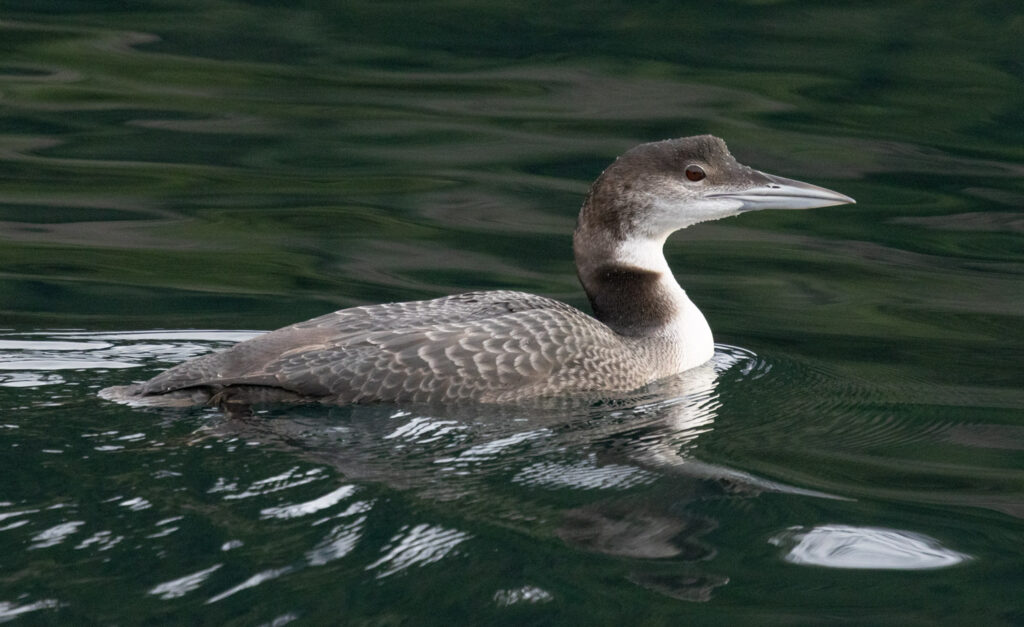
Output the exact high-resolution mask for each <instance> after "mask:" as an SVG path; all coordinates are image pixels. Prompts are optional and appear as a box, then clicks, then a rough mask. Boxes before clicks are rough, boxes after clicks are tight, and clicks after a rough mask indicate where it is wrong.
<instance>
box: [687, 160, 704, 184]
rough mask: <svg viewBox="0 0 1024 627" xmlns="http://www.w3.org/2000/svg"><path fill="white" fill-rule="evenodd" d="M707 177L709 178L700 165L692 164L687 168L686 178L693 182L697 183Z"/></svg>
mask: <svg viewBox="0 0 1024 627" xmlns="http://www.w3.org/2000/svg"><path fill="white" fill-rule="evenodd" d="M705 176H707V174H704V168H702V167H700V166H699V165H696V164H693V163H691V164H690V165H688V166H686V178H688V179H690V180H691V181H694V182H696V181H700V180H703V179H704V177H705Z"/></svg>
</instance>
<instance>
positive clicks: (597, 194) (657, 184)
mask: <svg viewBox="0 0 1024 627" xmlns="http://www.w3.org/2000/svg"><path fill="white" fill-rule="evenodd" d="M853 202H856V201H854V200H853V199H852V198H850V197H849V196H845V195H843V194H840V193H838V192H834V191H832V190H829V189H825V188H824V187H818V186H817V185H811V184H809V183H803V182H801V181H794V180H792V179H787V178H783V177H781V176H775V175H772V174H766V173H764V172H760V171H758V170H754V169H753V168H749V167H747V166H745V165H742V164H740V163H739V162H737V161H736V159H735V158H734V157H733V156H732V155H731V154H730V153H729V149H728V148H727V147H726V145H725V142H724V141H722V140H721V139H719V138H717V137H714V136H712V135H698V136H695V137H682V138H679V139H669V140H665V141H660V142H653V143H649V144H641V145H639V146H637V147H635V148H633V149H631V150H629V151H628V152H626V153H624V154H623V155H622V156H621V157H619V158H618V159H617V160H616V161H615V163H613V164H612V165H611V166H609V167H608V169H607V170H605V171H604V173H602V174H601V176H600V177H599V178H598V179H597V181H595V182H594V185H593V186H592V187H591V190H590V194H589V196H588V197H587V201H586V203H585V204H584V207H583V210H582V211H581V212H580V223H579V225H578V227H577V231H579V230H580V229H581V228H582V229H584V230H586V231H590V232H591V234H594V233H595V232H597V231H603V232H604V233H605V234H607V235H610V236H612V237H613V238H614V239H616V240H618V241H620V242H622V241H627V240H637V239H640V240H654V241H657V242H664V240H665V238H666V237H668V235H669V234H671V233H672V232H673V231H677V230H679V229H682V228H685V227H687V226H690V225H692V224H697V223H699V222H705V221H708V220H718V219H721V218H727V217H730V216H734V215H738V214H740V213H744V212H747V211H755V210H758V209H813V208H816V207H828V206H831V205H841V204H847V203H853Z"/></svg>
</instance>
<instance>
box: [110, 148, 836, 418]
mask: <svg viewBox="0 0 1024 627" xmlns="http://www.w3.org/2000/svg"><path fill="white" fill-rule="evenodd" d="M853 202H855V201H854V200H853V199H852V198H850V197H849V196H845V195H843V194H840V193H837V192H834V191H831V190H828V189H825V188H823V187H817V186H815V185H810V184H808V183H802V182H800V181H794V180H791V179H786V178H782V177H779V176H773V175H771V174H765V173H763V172H759V171H757V170H753V169H751V168H748V167H746V166H744V165H741V164H740V163H738V162H737V161H736V159H734V158H733V156H732V155H731V154H730V153H729V149H728V148H727V147H726V145H725V142H724V141H722V140H721V139H719V138H717V137H713V136H711V135H700V136H696V137H684V138H679V139H669V140H665V141H660V142H653V143H648V144H642V145H639V146H636V147H635V148H633V149H631V150H629V151H627V152H626V153H625V154H623V155H622V156H621V157H619V158H618V159H617V160H616V161H615V162H614V163H613V164H612V165H611V166H609V167H608V169H606V170H605V171H604V172H603V173H602V174H601V175H600V176H599V177H598V179H597V180H596V181H595V182H594V184H593V185H592V186H591V188H590V192H589V193H588V195H587V197H586V200H585V201H584V203H583V207H582V208H581V210H580V213H579V218H578V220H577V224H576V230H575V233H574V235H573V250H574V253H575V257H576V268H577V275H578V277H579V280H580V283H582V284H583V288H584V290H585V291H586V294H587V297H588V298H589V299H590V304H591V306H592V308H593V311H594V317H591V316H588V315H587V314H585V313H583V312H581V311H579V310H577V309H575V308H573V307H570V306H569V305H566V304H564V303H561V302H559V301H556V300H552V299H550V298H545V297H542V296H534V295H532V294H526V293H522V292H514V291H487V292H469V293H465V294H457V295H454V296H447V297H444V298H437V299H434V300H425V301H415V302H403V303H389V304H382V305H368V306H364V307H353V308H350V309H342V310H340V311H336V312H334V313H329V314H327V315H324V316H320V317H318V318H313V319H312V320H307V321H305V322H299V323H298V324H293V325H291V326H288V327H284V328H281V329H278V330H276V331H272V332H270V333H266V334H264V335H260V336H257V337H255V338H252V339H250V340H246V341H244V342H240V343H238V344H236V345H234V346H232V347H230V348H228V349H226V350H223V351H220V352H216V353H211V354H209V355H204V356H201V357H197V358H195V359H191V360H189V361H186V362H184V363H181V364H179V365H177V366H174V367H173V368H170V369H169V370H166V371H165V372H163V373H161V374H158V375H157V376H155V377H153V378H152V379H150V380H148V381H145V382H142V383H136V384H134V385H128V386H115V387H111V388H106V389H104V390H102V391H101V392H100V395H101V396H103V397H104V398H107V399H111V400H119V401H127V402H139V403H143V404H154V405H196V404H224V403H228V402H235V403H243V404H247V403H252V402H296V401H319V402H323V403H332V404H347V403H365V402H375V401H384V402H388V401H414V402H452V401H461V400H470V401H477V402H492V403H507V402H514V401H520V400H525V399H532V398H537V397H547V396H562V395H574V394H581V393H606V394H612V393H622V392H628V391H631V390H635V389H637V388H640V387H642V386H644V385H646V384H648V383H651V382H653V381H656V380H658V379H661V378H664V377H667V376H670V375H674V374H677V373H681V372H683V371H685V370H688V369H690V368H693V367H695V366H699V365H701V364H703V363H705V362H706V361H708V360H709V359H711V357H712V355H713V353H714V342H713V340H712V337H711V329H710V328H709V327H708V323H707V321H705V319H704V316H703V315H702V314H701V312H700V310H699V309H697V307H696V305H694V304H693V303H692V302H691V301H690V299H689V297H688V296H687V295H686V292H685V291H683V289H682V288H681V287H680V286H679V284H678V283H677V282H676V280H675V278H674V277H673V276H672V271H671V270H670V269H669V267H668V263H667V262H666V261H665V256H664V254H663V252H662V247H663V245H664V243H665V240H666V239H667V238H668V236H669V235H671V234H672V233H673V232H675V231H677V230H679V229H682V228H685V227H688V226H690V225H693V224H697V223H699V222H704V221H707V220H717V219H719V218H725V217H729V216H734V215H737V214H740V213H743V212H746V211H753V210H757V209H811V208H815V207H827V206H830V205H839V204H845V203H853Z"/></svg>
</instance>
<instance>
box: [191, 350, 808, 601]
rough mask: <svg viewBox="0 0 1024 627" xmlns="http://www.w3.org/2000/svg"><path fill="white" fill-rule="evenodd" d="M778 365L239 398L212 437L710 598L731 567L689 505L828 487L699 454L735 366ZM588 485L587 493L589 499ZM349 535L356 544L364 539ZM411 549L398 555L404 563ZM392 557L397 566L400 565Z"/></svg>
mask: <svg viewBox="0 0 1024 627" xmlns="http://www.w3.org/2000/svg"><path fill="white" fill-rule="evenodd" d="M768 369H769V367H768V366H767V365H766V364H765V363H764V362H763V361H760V360H759V359H757V357H756V356H754V355H752V354H751V353H749V352H746V351H743V350H741V349H736V348H732V347H726V346H720V347H718V350H717V352H716V356H715V358H714V359H713V360H712V361H711V362H709V363H708V364H706V365H704V366H702V367H699V368H695V369H693V370H690V371H688V372H686V373H683V374H682V375H679V376H677V377H674V378H671V379H668V380H665V381H662V382H660V383H658V384H657V385H656V386H650V387H649V388H647V389H646V390H644V392H643V394H642V395H638V396H634V397H632V398H628V399H618V400H607V399H606V400H600V401H595V400H594V399H575V400H573V401H567V400H565V399H562V400H560V401H549V402H545V401H537V402H535V403H532V404H530V405H515V406H499V405H461V406H454V407H439V406H431V407H428V406H411V405H410V406H395V405H370V406H343V407H322V406H319V405H317V406H298V407H294V406H292V407H268V408H235V411H231V412H229V413H228V414H226V415H225V416H224V419H222V420H219V421H215V422H214V423H212V424H211V425H210V426H209V427H206V428H205V429H206V430H207V433H206V434H205V435H206V436H213V437H228V438H240V439H243V440H245V441H249V442H252V441H255V442H259V443H260V444H261V445H263V446H266V447H273V448H275V449H279V450H284V451H288V452H290V453H293V454H296V455H299V456H301V457H302V458H303V459H305V460H308V461H310V462H314V463H318V464H326V465H329V466H332V467H334V468H335V469H336V470H337V471H338V472H339V473H341V474H342V475H344V477H345V479H346V481H351V482H357V483H358V482H377V483H381V484H384V485H386V486H388V487H390V488H393V489H397V490H411V491H414V492H415V493H416V495H417V497H418V498H420V499H422V500H423V501H425V502H433V503H445V504H449V503H457V504H458V507H459V511H460V514H464V515H473V517H474V519H477V520H485V521H491V522H493V523H497V524H500V525H502V526H503V527H513V528H516V529H519V530H520V531H522V532H524V533H527V534H531V535H534V536H538V535H539V536H544V535H548V536H550V535H553V536H555V537H557V538H559V539H561V541H563V542H564V543H565V544H567V545H569V546H572V547H575V548H577V549H579V550H583V551H588V552H594V553H600V554H605V555H610V556H616V557H621V558H628V559H630V560H642V561H643V562H644V563H646V564H651V565H652V567H650V568H648V567H645V568H643V569H634V571H633V572H631V573H630V574H629V575H628V579H629V580H630V581H632V582H633V583H635V584H638V585H641V586H644V587H646V588H649V589H651V590H653V591H656V592H658V593H660V594H665V595H668V596H671V597H674V598H678V599H685V600H691V601H703V600H707V599H708V598H710V596H711V593H712V591H713V590H714V588H716V587H718V586H721V585H723V584H725V583H727V582H728V577H727V576H724V575H721V574H716V573H706V572H702V569H697V567H696V566H695V563H696V562H702V561H706V560H709V559H711V558H713V557H714V555H715V550H714V548H713V547H711V546H710V545H708V544H706V543H705V542H703V541H702V540H701V537H702V536H703V535H704V534H706V533H707V532H708V531H710V530H712V529H714V528H715V527H716V525H717V523H716V522H715V521H714V520H711V519H709V518H707V517H704V516H694V515H690V514H688V513H687V512H686V511H685V509H686V508H685V506H686V504H687V503H690V502H693V501H696V500H699V499H707V498H716V497H717V498H721V497H738V498H743V497H748V496H753V495H756V494H759V493H761V492H763V491H778V492H789V493H800V494H807V495H815V496H823V497H824V496H827V495H824V494H819V493H815V492H810V491H806V490H801V489H799V488H794V487H789V486H785V485H782V484H778V483H774V482H771V481H766V480H763V479H759V478H757V477H754V476H752V475H749V474H746V473H743V472H740V471H736V470H732V469H730V468H727V467H723V466H718V465H714V464H708V463H704V462H701V461H699V460H698V459H696V458H695V457H694V455H693V453H694V450H695V449H696V447H697V444H698V441H699V438H700V436H701V434H704V433H706V432H708V431H710V430H712V429H713V428H714V421H715V419H716V416H717V413H718V409H719V407H720V404H719V397H718V385H719V383H720V381H721V380H722V379H723V377H725V378H728V379H730V380H734V381H743V380H750V379H755V378H758V377H760V376H762V375H763V374H765V373H766V372H767V371H768ZM567 491H569V492H567ZM569 493H571V494H572V497H571V498H569V499H566V498H565V495H566V494H569ZM581 496H583V497H584V498H586V499H587V500H588V502H587V503H585V504H583V505H580V504H579V502H580V497H581ZM566 501H571V502H572V505H571V506H566V505H565V502H566ZM365 509H367V508H364V510H365ZM360 513H361V514H362V515H365V512H362V511H361V512H360ZM552 521H557V522H556V523H555V524H554V525H552ZM406 531H407V533H404V534H399V535H397V536H396V537H395V538H393V539H392V543H391V545H393V546H392V547H391V551H392V552H394V551H409V550H410V545H411V544H415V542H416V538H417V537H419V536H416V535H415V534H414V533H413V532H414V531H415V529H409V530H406ZM435 531H436V533H434V534H433V535H430V534H428V535H429V536H430V538H434V539H435V540H436V538H435V536H437V537H438V538H439V537H442V536H443V537H444V538H446V539H447V540H449V541H450V542H455V543H458V542H461V541H462V540H464V539H465V538H464V536H463V535H460V534H461V533H462V532H456V531H454V530H446V529H438V530H435ZM343 535H344V534H343ZM349 535H351V533H350V534H349ZM420 535H423V534H420ZM407 536H408V537H407ZM449 536H451V537H449ZM345 537H346V538H347V540H346V546H351V544H353V543H354V542H355V540H356V539H355V538H352V537H348V536H345ZM449 548H450V547H449ZM322 552H323V551H322ZM328 552H330V551H328ZM419 553H423V552H422V551H416V550H413V551H412V554H419ZM435 553H437V551H427V552H426V553H424V554H430V555H433V554H435ZM438 555H443V553H440V554H438ZM317 559H321V560H322V559H323V555H319V556H318V558H317ZM382 559H383V558H382ZM403 559H405V558H402V557H401V556H400V555H399V556H396V557H395V561H396V562H397V563H398V564H401V563H402V560H403ZM438 559H439V558H438ZM653 564H657V566H653ZM379 566H380V568H378V570H380V571H381V572H382V573H384V574H388V573H390V572H391V569H394V568H395V566H394V564H392V565H390V566H388V565H387V564H384V563H382V564H380V565H379ZM378 576H379V575H378Z"/></svg>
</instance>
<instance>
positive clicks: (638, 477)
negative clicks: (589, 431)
mask: <svg viewBox="0 0 1024 627" xmlns="http://www.w3.org/2000/svg"><path fill="white" fill-rule="evenodd" d="M657 478H658V475H656V474H654V473H653V472H647V471H645V470H642V469H640V468H638V467H636V466H624V465H621V464H605V465H598V463H597V455H596V454H593V453H592V454H591V455H589V456H588V457H587V459H585V460H581V461H579V462H576V463H572V464H564V463H559V462H539V463H536V464H533V465H531V466H527V467H526V468H523V469H522V470H520V471H519V472H518V473H517V474H516V475H515V476H514V477H512V482H513V483H523V484H528V485H533V486H537V487H543V488H576V489H580V490H598V489H605V490H607V489H618V490H625V489H627V488H631V487H634V486H638V485H643V484H645V483H651V482H652V481H654V480H656V479H657Z"/></svg>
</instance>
